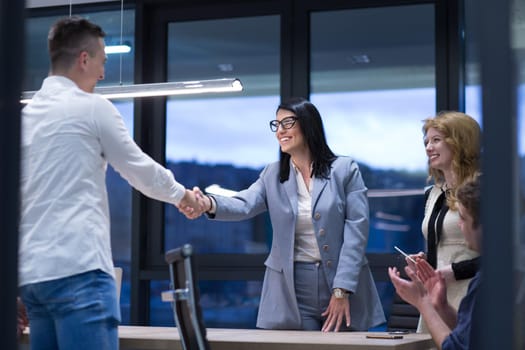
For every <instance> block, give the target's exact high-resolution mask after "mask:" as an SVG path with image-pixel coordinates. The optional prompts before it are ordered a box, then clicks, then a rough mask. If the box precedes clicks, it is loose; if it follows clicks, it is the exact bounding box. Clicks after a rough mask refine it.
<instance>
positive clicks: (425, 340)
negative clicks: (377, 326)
mask: <svg viewBox="0 0 525 350" xmlns="http://www.w3.org/2000/svg"><path fill="white" fill-rule="evenodd" d="M206 332H207V338H208V341H209V343H210V347H211V349H212V350H267V349H268V350H270V349H271V350H299V349H301V350H314V349H315V350H343V349H344V350H377V349H379V350H381V349H383V350H387V349H396V350H428V349H433V348H434V342H433V341H432V339H431V337H430V335H428V334H404V335H403V339H368V338H367V337H366V336H367V335H373V334H388V333H380V332H369V333H368V332H344V333H323V332H309V331H278V330H262V329H221V328H208V329H207V330H206ZM119 338H120V349H130V350H131V349H133V350H138V349H140V350H145V349H148V350H167V349H170V350H171V349H173V350H179V349H182V348H181V345H180V342H179V335H178V333H177V329H176V328H175V327H136V326H120V328H119Z"/></svg>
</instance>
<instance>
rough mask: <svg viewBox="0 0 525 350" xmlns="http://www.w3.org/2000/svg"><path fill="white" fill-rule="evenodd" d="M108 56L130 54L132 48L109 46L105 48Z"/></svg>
mask: <svg viewBox="0 0 525 350" xmlns="http://www.w3.org/2000/svg"><path fill="white" fill-rule="evenodd" d="M104 52H105V53H106V55H111V54H114V53H130V52H131V46H129V45H108V46H106V47H105V48H104Z"/></svg>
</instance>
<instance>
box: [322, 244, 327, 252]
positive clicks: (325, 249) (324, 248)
mask: <svg viewBox="0 0 525 350" xmlns="http://www.w3.org/2000/svg"><path fill="white" fill-rule="evenodd" d="M323 250H324V251H325V252H327V251H328V244H325V245H324V246H323Z"/></svg>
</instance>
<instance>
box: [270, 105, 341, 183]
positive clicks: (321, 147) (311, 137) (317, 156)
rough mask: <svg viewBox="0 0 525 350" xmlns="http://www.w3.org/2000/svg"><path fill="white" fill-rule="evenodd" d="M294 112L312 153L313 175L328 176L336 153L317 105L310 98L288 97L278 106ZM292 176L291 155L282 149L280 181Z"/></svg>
mask: <svg viewBox="0 0 525 350" xmlns="http://www.w3.org/2000/svg"><path fill="white" fill-rule="evenodd" d="M279 109H284V110H287V111H290V112H293V113H294V114H295V115H296V116H297V118H298V119H297V123H298V124H299V128H301V132H302V133H303V136H304V139H305V140H306V144H307V145H308V149H309V150H310V153H311V155H312V161H313V165H312V173H311V174H310V175H311V176H315V177H321V178H328V175H329V174H330V166H331V164H332V162H333V161H334V160H335V158H336V155H335V154H334V152H332V150H331V149H330V147H328V144H327V143H326V136H325V134H324V127H323V121H322V119H321V115H320V114H319V111H318V110H317V108H315V106H314V105H313V104H312V103H311V102H310V101H308V100H306V99H304V98H301V97H292V98H290V99H287V100H285V101H283V102H281V104H280V105H279V107H277V111H278V110H279ZM289 176H290V155H289V154H288V153H284V152H283V151H282V150H281V151H280V171H279V181H280V182H281V183H283V182H285V181H287V180H288V178H289Z"/></svg>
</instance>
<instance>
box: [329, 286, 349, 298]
mask: <svg viewBox="0 0 525 350" xmlns="http://www.w3.org/2000/svg"><path fill="white" fill-rule="evenodd" d="M333 292H334V297H335V298H336V299H343V298H348V294H350V293H348V292H347V291H346V290H344V289H341V288H334V290H333Z"/></svg>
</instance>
